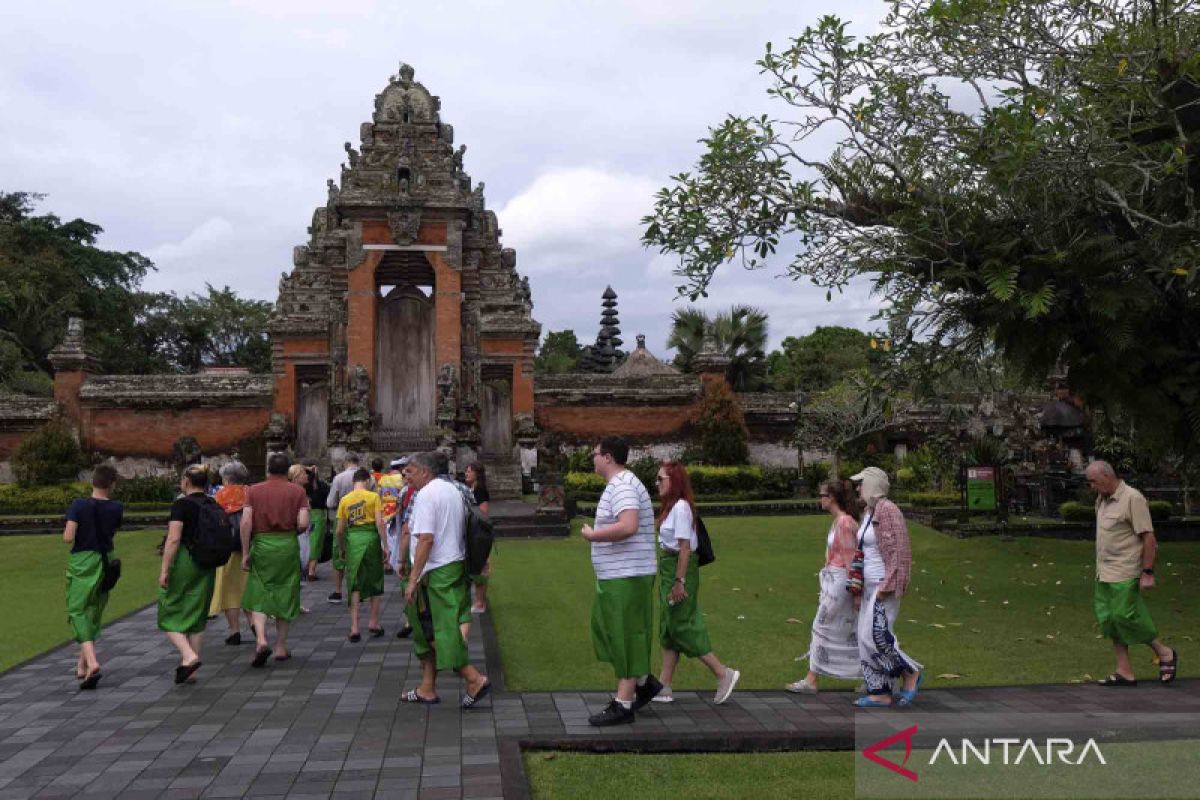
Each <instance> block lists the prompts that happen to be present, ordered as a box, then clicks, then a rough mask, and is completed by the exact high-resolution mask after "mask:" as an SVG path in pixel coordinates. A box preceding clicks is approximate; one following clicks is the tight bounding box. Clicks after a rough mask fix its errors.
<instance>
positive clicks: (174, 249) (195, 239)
mask: <svg viewBox="0 0 1200 800" xmlns="http://www.w3.org/2000/svg"><path fill="white" fill-rule="evenodd" d="M233 235H234V230H233V225H232V224H231V223H230V222H229V220H227V219H223V218H222V217H213V218H212V219H209V220H205V221H204V222H202V223H201V224H200V225H199V226H198V227H197V228H196V229H195V230H193V231H192V232H191V233H189V234H188V235H187V236H185V237H184V238H183V239H182V240H181V241H178V242H168V243H167V244H163V245H159V246H158V247H155V248H153V249H151V250H147V251H146V253H145V255H146V257H147V258H149V259H150V260H151V261H153V262H154V263H155V264H156V265H157V266H158V267H159V268H160V269H170V268H171V267H172V266H173V265H176V264H180V263H182V262H185V261H188V260H190V259H194V258H196V257H199V256H203V255H205V254H207V253H210V252H211V251H212V250H213V248H214V247H216V246H217V245H220V244H221V243H223V242H225V241H227V240H228V239H230V238H232V237H233Z"/></svg>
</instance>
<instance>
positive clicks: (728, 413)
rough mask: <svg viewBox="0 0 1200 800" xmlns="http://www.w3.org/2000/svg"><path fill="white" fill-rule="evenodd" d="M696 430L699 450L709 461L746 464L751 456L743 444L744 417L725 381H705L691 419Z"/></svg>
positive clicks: (712, 462)
mask: <svg viewBox="0 0 1200 800" xmlns="http://www.w3.org/2000/svg"><path fill="white" fill-rule="evenodd" d="M692 424H693V425H695V427H696V431H697V433H698V434H699V437H698V438H699V440H700V450H701V451H702V452H703V453H704V460H705V461H707V462H708V463H710V464H745V463H746V459H748V458H749V457H750V448H749V447H748V446H747V445H746V439H747V437H748V433H747V431H746V419H745V417H744V416H743V415H742V408H741V406H740V405H738V401H737V396H736V395H735V394H734V393H733V390H732V389H730V388H729V384H727V383H725V382H724V381H707V382H706V383H705V385H704V395H703V396H702V397H701V398H700V407H699V408H698V409H697V411H696V416H695V418H694V419H693V421H692Z"/></svg>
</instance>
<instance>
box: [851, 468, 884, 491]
mask: <svg viewBox="0 0 1200 800" xmlns="http://www.w3.org/2000/svg"><path fill="white" fill-rule="evenodd" d="M868 478H872V479H874V480H876V481H883V485H884V486H885V487H887V486H890V484H891V481H889V480H888V476H887V473H886V472H884V471H883V470H881V469H880V468H879V467H866V468H865V469H863V471H862V472H860V473H858V474H857V475H851V476H850V480H852V481H865V480H867V479H868Z"/></svg>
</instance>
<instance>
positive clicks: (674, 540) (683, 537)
mask: <svg viewBox="0 0 1200 800" xmlns="http://www.w3.org/2000/svg"><path fill="white" fill-rule="evenodd" d="M658 496H659V498H660V499H661V501H662V510H661V511H659V514H658V530H659V534H658V543H659V546H660V550H659V557H658V598H659V601H660V605H661V607H660V609H659V626H658V641H659V644H660V645H661V646H662V654H663V663H662V673H661V675H660V676H659V680H661V681H662V685H663V688H662V691H660V692H659V693H658V695H657V696H655V698H654V702H656V703H670V702H673V701H674V699H675V698H674V697H673V696H672V694H671V680H672V679H673V678H674V677H675V666H676V665H677V664H678V663H679V655H680V653H682V654H683V655H685V656H690V657H692V658H698V659H700V661H701V662H702V663H703V664H704V666H706V667H708V668H709V669H710V670H712V674H713V675H714V676H715V677H716V679H717V693H716V696H715V697H714V698H713V702H715V703H717V704H718V705H719V704H721V703H724V702H725V701H726V700H728V699H729V695H731V694H733V687H734V686H736V685H737V682H738V678H740V677H741V673H739V672H738V671H737V670H736V669H731V668H729V667H727V666H725V665H724V664H722V663H721V661H720V659H718V658H717V656H716V654H714V653H713V651H712V645H711V644H710V643H709V640H708V628H707V627H706V626H705V624H704V617H703V616H701V614H700V605H699V602H698V601H699V597H700V564H699V562H698V561H697V560H696V559H695V558H693V557H692V553H694V552H695V550H696V546H697V539H696V505H695V501H694V500H693V495H692V482H691V480H689V479H688V474H687V470H686V469H684V467H683V465H682V464H675V463H673V462H670V461H666V462H663V463H662V464H661V465H660V466H659V468H658Z"/></svg>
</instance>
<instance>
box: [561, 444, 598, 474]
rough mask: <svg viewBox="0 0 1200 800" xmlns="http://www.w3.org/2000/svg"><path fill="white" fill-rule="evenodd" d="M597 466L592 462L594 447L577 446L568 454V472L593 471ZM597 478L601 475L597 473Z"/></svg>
mask: <svg viewBox="0 0 1200 800" xmlns="http://www.w3.org/2000/svg"><path fill="white" fill-rule="evenodd" d="M594 468H595V465H594V464H593V463H592V448H590V447H577V448H575V449H574V450H572V451H571V452H570V453H568V454H567V463H566V467H565V469H566V471H567V472H591V471H592V470H593V469H594ZM596 477H597V478H599V477H600V476H599V475H597V476H596Z"/></svg>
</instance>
